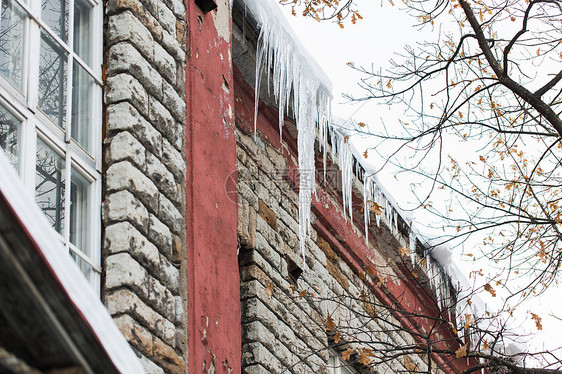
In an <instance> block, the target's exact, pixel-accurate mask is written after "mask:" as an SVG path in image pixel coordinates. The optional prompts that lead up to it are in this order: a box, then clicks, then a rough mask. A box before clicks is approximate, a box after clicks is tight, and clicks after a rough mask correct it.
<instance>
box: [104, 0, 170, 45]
mask: <svg viewBox="0 0 562 374" xmlns="http://www.w3.org/2000/svg"><path fill="white" fill-rule="evenodd" d="M123 10H131V11H132V13H133V14H134V15H135V16H136V17H137V18H138V19H139V21H141V23H142V24H143V25H144V27H146V28H147V29H148V31H149V32H150V33H151V34H152V37H153V38H154V40H156V41H160V40H162V33H163V31H164V30H163V29H162V26H160V23H159V22H158V21H157V20H156V18H154V16H152V14H150V13H149V12H148V11H147V9H146V7H145V6H144V5H143V4H142V3H141V2H139V1H137V0H108V1H107V4H106V12H107V13H108V14H112V13H117V12H119V11H123Z"/></svg>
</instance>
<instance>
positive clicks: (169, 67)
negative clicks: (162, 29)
mask: <svg viewBox="0 0 562 374" xmlns="http://www.w3.org/2000/svg"><path fill="white" fill-rule="evenodd" d="M150 61H151V62H152V63H153V64H154V65H155V66H156V69H157V70H158V71H159V72H160V73H161V74H162V76H163V77H164V78H165V79H166V80H168V82H170V83H171V84H175V83H176V61H175V60H174V58H173V57H172V56H170V54H169V53H168V52H167V51H166V50H165V49H164V48H163V47H162V46H161V45H160V44H154V55H153V56H152V59H151V60H150Z"/></svg>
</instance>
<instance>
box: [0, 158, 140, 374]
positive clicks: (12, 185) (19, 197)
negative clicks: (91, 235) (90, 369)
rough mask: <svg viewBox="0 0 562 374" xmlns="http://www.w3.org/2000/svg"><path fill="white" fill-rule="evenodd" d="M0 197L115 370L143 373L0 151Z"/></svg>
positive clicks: (105, 311)
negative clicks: (23, 192)
mask: <svg viewBox="0 0 562 374" xmlns="http://www.w3.org/2000/svg"><path fill="white" fill-rule="evenodd" d="M0 175H1V176H2V178H0V193H1V194H2V195H3V196H4V197H5V199H6V200H7V201H8V204H10V206H11V207H12V209H13V210H14V212H15V213H16V215H17V217H18V218H19V220H20V221H21V222H22V224H23V225H24V226H25V228H26V229H27V231H28V233H29V235H30V238H31V240H32V241H34V242H35V243H36V244H37V247H38V248H39V251H40V252H41V255H42V256H43V257H44V258H45V260H46V261H47V262H48V264H49V266H50V267H51V269H52V270H53V272H54V275H55V276H56V277H57V279H58V281H59V283H60V284H61V285H62V287H63V289H64V290H65V291H66V293H67V295H68V297H69V298H70V300H71V301H72V303H73V304H74V306H75V307H76V308H77V309H78V310H79V311H80V313H81V314H82V315H83V316H84V319H85V321H86V322H87V323H88V324H89V325H90V327H91V329H92V331H93V332H94V334H95V335H96V336H97V337H98V340H99V342H100V343H101V345H102V346H103V348H104V349H105V351H106V352H107V354H108V356H109V357H110V358H111V360H112V362H113V363H114V365H115V366H116V368H117V369H118V370H119V371H120V372H121V373H123V374H127V373H130V374H139V373H144V369H143V367H142V366H141V364H140V361H139V359H138V358H137V356H136V355H135V354H134V353H133V350H132V349H131V347H130V346H129V344H128V343H127V341H126V340H125V338H124V337H123V335H122V334H121V332H120V331H119V329H118V328H117V326H116V325H115V323H114V322H113V319H112V318H111V316H110V315H109V313H108V311H107V309H106V308H105V306H104V305H103V304H102V302H101V300H100V299H99V297H98V295H96V294H95V292H94V291H93V289H92V288H91V286H90V284H89V283H88V281H87V280H86V278H85V277H84V275H83V274H82V272H81V271H80V269H79V268H78V266H77V265H76V263H75V262H74V261H73V260H72V258H71V257H70V255H69V253H68V251H67V250H66V249H65V248H64V246H63V244H62V243H61V242H60V241H59V239H58V238H57V236H56V235H55V233H54V231H53V229H52V227H51V226H50V224H49V223H48V222H47V219H46V218H45V215H44V214H43V212H42V211H41V210H40V209H39V207H38V206H37V204H35V201H33V199H31V198H29V196H28V195H26V194H22V191H25V190H26V188H25V187H24V186H23V184H22V182H21V181H20V177H19V176H18V175H17V174H16V172H15V170H14V169H13V168H12V166H11V164H10V163H9V161H8V159H7V157H6V156H5V154H4V152H2V151H1V149H0Z"/></svg>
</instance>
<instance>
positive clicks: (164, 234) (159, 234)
mask: <svg viewBox="0 0 562 374" xmlns="http://www.w3.org/2000/svg"><path fill="white" fill-rule="evenodd" d="M148 235H149V237H150V240H152V241H153V242H154V243H156V245H157V246H158V250H159V251H160V253H162V254H163V255H164V256H166V257H167V258H168V259H171V258H172V245H173V236H172V232H171V231H170V229H169V228H168V226H166V225H165V224H163V223H162V221H160V220H159V219H158V218H157V217H156V216H155V215H154V214H150V215H149V223H148Z"/></svg>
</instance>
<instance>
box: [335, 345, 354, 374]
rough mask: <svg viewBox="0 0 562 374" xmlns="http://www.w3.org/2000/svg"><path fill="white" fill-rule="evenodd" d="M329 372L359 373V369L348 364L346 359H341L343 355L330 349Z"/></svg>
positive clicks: (342, 373) (339, 373) (336, 373)
mask: <svg viewBox="0 0 562 374" xmlns="http://www.w3.org/2000/svg"><path fill="white" fill-rule="evenodd" d="M328 372H329V373H330V374H357V370H355V369H353V368H352V367H350V366H349V365H348V364H346V363H345V361H343V360H342V359H341V356H340V355H339V354H338V353H336V352H334V351H330V358H329V359H328Z"/></svg>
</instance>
